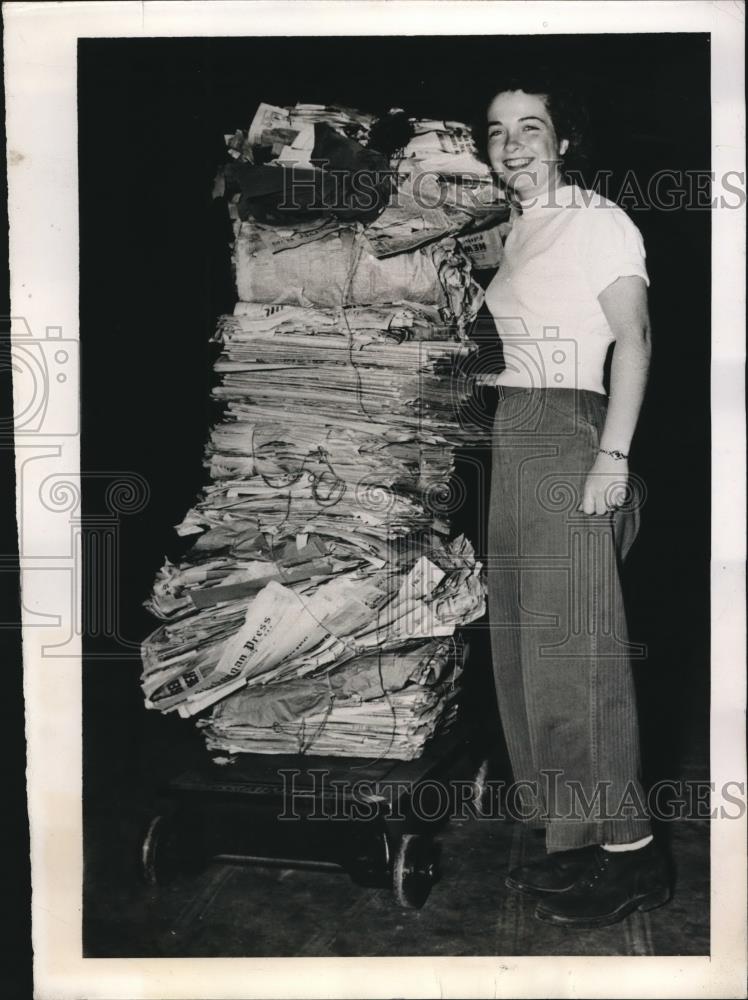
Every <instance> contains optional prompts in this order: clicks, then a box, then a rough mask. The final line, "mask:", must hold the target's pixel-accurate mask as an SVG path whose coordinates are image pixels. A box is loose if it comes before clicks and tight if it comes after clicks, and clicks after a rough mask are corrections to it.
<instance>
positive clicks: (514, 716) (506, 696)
mask: <svg viewBox="0 0 748 1000" xmlns="http://www.w3.org/2000/svg"><path fill="white" fill-rule="evenodd" d="M604 419H605V399H604V397H601V396H599V395H598V394H596V393H584V392H574V391H572V390H542V391H537V390H535V391H532V392H530V391H528V392H527V393H513V394H510V395H507V397H506V398H505V399H503V400H502V401H500V403H499V406H498V408H497V418H496V426H495V440H494V449H493V451H494V454H493V470H492V486H491V509H490V512H489V519H490V520H489V539H488V541H489V559H488V573H489V614H490V623H491V641H492V651H493V657H494V677H495V680H496V690H497V698H498V701H499V708H500V713H501V718H502V724H503V727H504V733H505V737H506V742H507V746H508V749H509V754H510V758H511V762H512V769H513V772H514V779H515V782H516V783H519V785H520V790H519V794H518V796H517V797H516V798H515V799H514V801H515V802H516V803H518V804H520V805H521V807H522V808H523V809H524V810H525V816H528V817H530V818H531V819H537V817H538V811H540V812H542V813H543V815H544V817H545V819H546V824H547V827H546V829H547V846H548V849H549V850H551V851H552V850H567V849H570V848H572V847H580V846H584V845H586V844H592V843H602V842H626V841H631V840H635V839H637V838H639V837H641V836H645V835H646V834H647V833H648V832H649V821H648V818H647V815H646V808H645V807H644V795H643V792H642V789H641V785H640V783H639V737H638V726H637V718H636V705H635V696H634V688H633V680H632V673H631V653H632V649H631V647H630V644H629V641H628V635H627V631H626V620H625V612H624V607H623V598H622V593H621V586H620V577H619V565H620V560H621V559H622V557H623V556H624V555H625V552H626V551H628V548H629V547H630V545H631V543H632V541H633V538H634V537H635V534H636V529H637V526H638V509H637V507H636V505H635V504H632V505H630V509H628V510H624V511H621V512H619V513H617V514H615V515H614V514H610V515H605V516H601V517H593V516H589V515H585V514H583V513H581V512H579V511H577V507H578V505H579V503H580V501H581V495H582V488H583V485H584V481H585V478H586V475H587V473H588V471H589V469H590V467H591V465H592V463H593V461H594V458H595V455H596V453H597V447H598V444H599V434H600V432H601V429H602V424H603V422H604ZM533 791H534V792H536V793H537V794H536V795H533V794H532V793H533ZM533 807H535V808H534V810H533Z"/></svg>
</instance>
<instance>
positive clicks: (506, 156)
mask: <svg viewBox="0 0 748 1000" xmlns="http://www.w3.org/2000/svg"><path fill="white" fill-rule="evenodd" d="M568 148H569V142H568V140H567V139H562V140H561V141H560V142H559V141H558V138H557V136H556V130H555V129H554V127H553V122H552V121H551V116H550V114H549V113H548V108H547V107H546V104H545V99H544V97H543V95H542V94H526V93H525V92H524V91H523V90H505V91H502V92H501V93H499V94H497V95H496V97H494V99H493V101H491V104H490V105H489V107H488V158H489V161H490V163H491V166H492V167H493V168H494V170H495V171H496V173H497V174H498V175H499V177H500V178H501V180H502V181H503V182H504V183H505V184H506V185H507V187H509V188H511V189H512V190H513V191H514V193H515V194H516V195H517V197H519V198H521V199H523V200H527V199H528V198H532V197H536V196H537V195H539V194H541V193H542V192H544V191H547V190H548V189H549V188H550V187H551V186H552V185H558V184H559V183H560V169H559V168H560V158H561V157H562V156H563V155H564V153H565V152H566V150H567V149H568Z"/></svg>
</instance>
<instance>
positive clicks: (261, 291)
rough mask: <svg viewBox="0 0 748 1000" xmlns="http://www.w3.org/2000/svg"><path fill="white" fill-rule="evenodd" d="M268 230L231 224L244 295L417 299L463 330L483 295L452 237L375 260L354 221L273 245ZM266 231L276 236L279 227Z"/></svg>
mask: <svg viewBox="0 0 748 1000" xmlns="http://www.w3.org/2000/svg"><path fill="white" fill-rule="evenodd" d="M267 234H268V227H266V226H263V225H260V224H259V223H256V222H241V223H239V225H238V227H237V228H236V240H235V243H234V252H233V263H234V271H235V276H236V287H237V291H238V294H239V298H240V299H241V300H242V301H243V302H250V303H268V304H270V303H272V304H274V305H297V306H303V307H307V308H315V307H316V308H320V307H321V308H325V309H341V308H344V307H346V306H361V305H373V306H386V305H391V304H392V303H401V302H406V303H420V304H424V305H428V306H430V307H432V309H433V308H436V309H438V310H439V312H440V314H441V315H442V317H443V320H442V322H445V323H448V324H454V325H456V326H457V328H458V329H459V330H464V329H465V328H466V327H467V326H468V325H469V324H470V323H471V322H472V321H473V319H475V317H476V315H477V313H478V309H479V308H480V305H481V303H482V301H483V292H482V289H481V288H480V286H479V285H478V284H477V282H476V281H475V279H474V278H473V277H472V275H471V272H470V263H469V261H468V259H467V257H466V256H465V254H464V253H463V252H462V250H461V249H460V247H459V246H458V244H457V242H456V241H455V240H453V239H443V240H439V241H438V242H434V243H430V244H429V245H428V246H424V247H420V248H419V249H417V250H414V251H412V252H410V253H400V254H398V255H397V256H394V257H386V258H385V259H379V258H377V257H375V256H374V255H373V254H371V253H370V252H368V248H367V245H366V236H365V231H364V230H363V227H361V226H360V224H359V225H357V226H349V227H346V228H345V229H338V230H335V231H333V232H322V233H321V234H318V235H317V238H315V239H314V240H313V241H307V242H304V243H302V244H301V245H286V246H284V247H280V246H278V247H276V248H274V249H269V248H268V245H267ZM293 234H294V231H293V230H292V231H291V234H290V235H291V236H292V237H293ZM273 235H274V237H275V238H277V237H278V231H277V230H275V232H274V233H273Z"/></svg>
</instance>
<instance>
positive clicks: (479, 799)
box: [473, 759, 489, 815]
mask: <svg viewBox="0 0 748 1000" xmlns="http://www.w3.org/2000/svg"><path fill="white" fill-rule="evenodd" d="M488 768H489V761H488V760H487V759H486V760H484V761H482V762H481V765H480V767H479V768H478V770H477V771H476V772H475V777H474V778H473V806H474V808H475V810H476V812H477V813H478V814H480V815H483V813H484V810H485V806H486V800H487V799H488V791H489V788H488Z"/></svg>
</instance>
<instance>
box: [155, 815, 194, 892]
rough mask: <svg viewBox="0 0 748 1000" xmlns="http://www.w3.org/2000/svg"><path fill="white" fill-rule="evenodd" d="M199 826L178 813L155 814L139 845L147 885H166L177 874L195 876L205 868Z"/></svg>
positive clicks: (177, 875)
mask: <svg viewBox="0 0 748 1000" xmlns="http://www.w3.org/2000/svg"><path fill="white" fill-rule="evenodd" d="M205 862H206V858H205V852H204V847H203V842H202V837H201V833H200V831H199V829H197V828H196V827H195V826H194V825H192V824H190V825H187V824H185V823H184V821H183V819H181V820H180V817H179V815H178V814H177V815H159V816H154V817H153V819H152V820H151V822H150V825H149V826H148V830H147V831H146V834H145V836H144V837H143V843H142V847H141V870H142V874H143V879H144V880H145V882H146V883H147V884H148V885H168V884H169V883H171V882H173V881H174V880H175V879H177V878H178V877H179V876H180V875H194V874H197V873H198V872H199V871H201V870H202V868H204V867H205Z"/></svg>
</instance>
